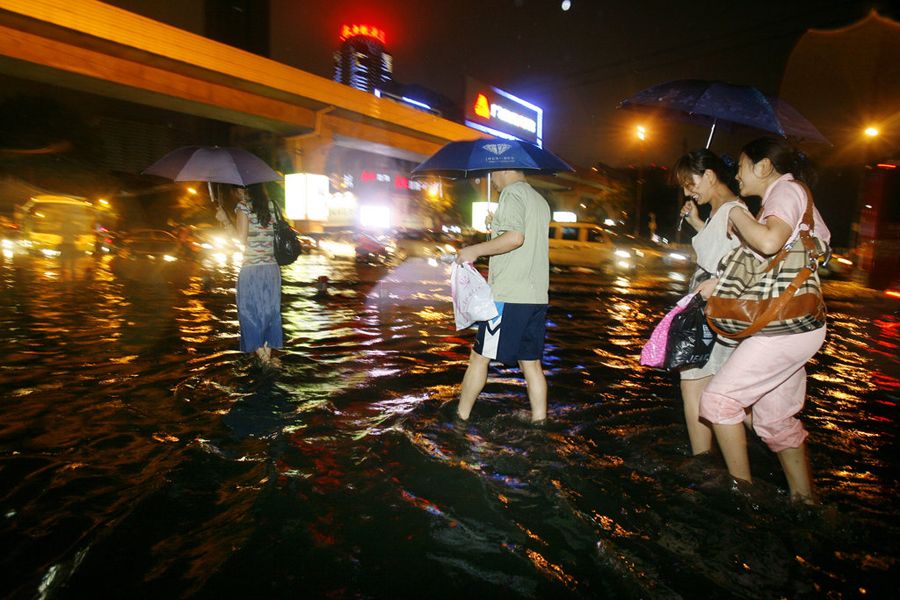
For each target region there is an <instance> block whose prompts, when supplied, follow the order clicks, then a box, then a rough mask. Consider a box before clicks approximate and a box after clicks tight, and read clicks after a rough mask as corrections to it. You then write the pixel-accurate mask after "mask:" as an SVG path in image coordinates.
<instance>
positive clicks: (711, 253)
mask: <svg viewBox="0 0 900 600" xmlns="http://www.w3.org/2000/svg"><path fill="white" fill-rule="evenodd" d="M672 176H673V178H674V180H675V182H677V183H678V185H680V186H681V187H682V189H683V190H684V195H685V196H687V197H688V200H687V201H686V202H685V203H684V206H683V207H682V209H681V217H682V218H683V219H684V220H686V221H687V222H688V223H689V224H690V225H691V227H693V228H694V229H696V230H697V234H696V235H695V236H694V237H693V239H691V245H692V246H693V247H694V253H695V254H696V255H697V271H696V272H695V273H694V276H693V278H692V279H691V283H690V290H691V291H692V292H696V291H697V286H698V285H700V284H701V283H702V282H703V281H705V280H708V279H710V278H711V277H713V276H714V274H715V273H716V270H717V269H718V267H719V261H721V260H722V258H723V257H724V256H725V255H726V254H728V253H729V252H731V251H732V250H734V249H735V248H737V247H738V246H740V240H738V239H737V236H733V235H729V233H728V215H729V214H730V213H731V210H732V209H733V208H735V207H738V206H743V203H742V202H741V201H740V199H739V198H738V196H737V193H736V188H737V184H736V183H735V181H734V177H733V176H732V174H731V172H730V169H729V168H728V167H727V166H726V164H725V163H724V162H723V161H722V159H721V158H719V157H718V156H716V155H715V154H713V153H712V152H710V151H709V150H706V149H701V150H694V151H693V152H689V153H688V154H685V155H684V156H682V157H681V158H679V159H678V160H677V161H676V162H675V165H674V166H673V167H672ZM705 204H708V205H709V207H710V214H709V218H708V219H707V220H706V221H703V220H701V219H700V215H699V210H698V206H702V205H705ZM707 285H709V284H707ZM735 345H736V344H735V343H732V342H729V341H728V340H725V341H723V340H721V339H719V340H716V345H715V346H714V347H713V351H712V353H711V354H710V357H709V360H708V361H707V363H706V364H705V365H703V366H702V367H698V368H694V369H684V370H682V371H681V398H682V400H683V401H684V418H685V421H686V422H687V430H688V437H689V438H690V441H691V452H692V453H693V454H694V455H695V456H696V455H698V454H704V453H706V452H709V451H710V450H711V449H712V438H713V432H712V429H711V428H710V426H709V424H708V423H706V422H704V421H701V420H700V394H701V393H702V392H703V389H704V388H705V387H706V384H707V383H709V381H710V379H712V376H713V375H714V374H715V373H716V372H717V371H718V370H719V368H720V367H721V366H722V364H723V363H724V362H725V359H727V358H728V357H729V356H730V355H731V352H732V350H733V349H734V346H735Z"/></svg>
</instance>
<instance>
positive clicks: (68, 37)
mask: <svg viewBox="0 0 900 600" xmlns="http://www.w3.org/2000/svg"><path fill="white" fill-rule="evenodd" d="M0 74H6V75H9V76H13V77H17V78H20V79H25V80H31V81H38V82H42V83H47V84H51V85H53V86H59V87H62V88H69V89H74V90H78V91H81V92H87V93H89V94H94V95H98V96H103V97H108V98H113V99H117V100H124V101H128V102H132V103H137V104H141V105H146V106H152V107H156V108H162V109H166V110H170V111H174V112H177V113H182V114H188V115H194V116H198V117H203V118H207V119H214V120H217V121H221V122H225V123H230V124H234V125H239V126H243V127H246V128H250V129H252V130H256V131H261V132H269V133H271V134H272V135H273V136H275V137H276V138H278V139H280V140H281V142H280V143H281V150H283V152H281V153H280V155H281V156H282V157H285V158H286V160H287V161H288V162H289V163H290V164H289V165H284V167H285V170H287V168H291V169H292V170H293V171H294V172H303V173H314V174H322V175H329V176H331V177H332V179H334V177H335V175H337V177H338V178H343V179H347V171H353V169H354V168H355V173H354V174H351V175H350V179H352V178H353V177H356V178H357V183H360V181H361V182H367V181H368V182H369V183H368V184H367V185H369V187H368V188H367V189H368V190H369V192H372V193H373V194H374V196H376V197H380V198H381V199H382V200H385V201H387V202H393V203H394V204H398V203H399V204H401V205H404V204H406V205H408V204H410V203H413V202H415V201H416V200H415V198H414V195H412V194H406V197H404V196H403V192H407V191H408V190H405V189H394V187H395V186H394V185H392V184H388V185H383V182H384V181H385V180H386V179H387V180H390V178H391V177H394V183H397V184H402V185H398V186H396V187H397V188H401V187H402V186H405V185H410V184H409V183H408V181H407V180H406V177H405V176H404V175H407V174H408V173H406V174H404V173H399V172H398V173H394V174H393V175H390V174H388V173H384V172H383V171H385V169H384V168H383V165H384V164H386V163H391V161H394V160H397V161H407V162H406V163H401V164H407V165H408V164H409V163H418V162H420V161H422V160H423V159H424V158H425V157H427V156H429V155H430V154H432V153H434V152H435V151H437V150H438V149H439V148H440V147H441V146H442V145H443V144H445V143H447V142H448V141H454V140H466V139H476V138H478V137H481V136H483V134H482V133H480V132H479V131H477V130H475V129H472V128H469V127H466V126H464V125H461V124H459V123H455V122H452V121H448V120H446V119H443V118H440V117H438V116H436V115H434V114H431V113H428V112H423V111H420V110H416V109H414V108H411V107H409V106H408V105H404V104H401V103H398V102H395V101H393V100H390V99H388V98H380V97H377V96H375V95H373V94H370V93H367V92H364V91H361V90H357V89H354V88H352V87H349V86H346V85H343V84H341V83H337V82H335V81H332V80H330V79H326V78H324V77H320V76H318V75H314V74H312V73H308V72H306V71H302V70H300V69H296V68H293V67H290V66H288V65H285V64H282V63H279V62H276V61H273V60H270V59H268V58H265V57H262V56H259V55H256V54H252V53H250V52H246V51H244V50H241V49H238V48H235V47H232V46H228V45H226V44H223V43H220V42H216V41H214V40H211V39H208V38H205V37H203V36H201V35H197V34H195V33H191V32H188V31H185V30H183V29H179V28H176V27H173V26H171V25H168V24H165V23H162V22H160V21H156V20H154V19H150V18H147V17H144V16H141V15H137V14H135V13H132V12H129V11H127V10H124V9H121V8H118V7H115V6H111V5H109V4H105V3H103V2H98V1H96V0H0ZM198 143H202V141H199V140H198ZM373 155H374V157H373ZM359 156H368V157H373V158H374V159H375V160H374V161H370V163H374V164H376V165H378V164H381V165H382V168H379V167H378V166H376V167H375V168H370V167H362V169H363V170H360V166H359V164H360V162H361V161H360V160H359ZM336 157H337V158H336ZM348 157H349V159H348ZM354 161H355V162H354ZM351 162H354V167H353V168H347V167H346V165H345V164H342V163H351ZM363 162H364V160H363ZM562 179H563V180H567V181H565V183H563V182H562V181H557V182H555V183H553V184H552V185H551V184H550V183H548V184H547V185H551V187H553V188H554V189H558V190H569V191H570V192H573V193H574V192H575V191H578V193H589V194H594V195H601V194H604V193H607V192H608V191H609V189H610V188H609V187H608V186H607V185H606V182H603V183H601V182H600V181H595V180H594V179H596V178H591V177H581V176H576V175H572V174H566V175H564V176H562ZM375 184H379V185H378V186H377V187H379V189H374V187H376V186H375ZM558 184H562V186H560V185H558ZM357 187H358V188H359V186H357ZM385 188H390V189H385ZM357 191H359V189H357ZM557 195H559V194H557ZM570 195H571V194H570ZM560 200H561V201H562V203H563V204H569V203H570V202H568V201H567V200H565V199H564V198H562V197H560ZM571 203H574V204H576V205H577V203H578V200H577V199H576V198H575V196H573V198H572V200H571ZM400 210H401V212H402V211H403V207H402V206H401V207H400ZM407 212H409V211H407Z"/></svg>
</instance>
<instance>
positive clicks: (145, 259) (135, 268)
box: [110, 229, 197, 283]
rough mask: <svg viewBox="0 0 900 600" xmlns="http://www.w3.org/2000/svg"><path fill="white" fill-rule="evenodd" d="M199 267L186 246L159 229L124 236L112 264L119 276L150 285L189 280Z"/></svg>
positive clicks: (119, 242)
mask: <svg viewBox="0 0 900 600" xmlns="http://www.w3.org/2000/svg"><path fill="white" fill-rule="evenodd" d="M196 265H197V263H196V261H195V260H194V257H193V256H192V255H191V254H190V253H189V252H188V251H187V248H186V247H185V245H184V244H182V243H181V242H179V241H178V239H177V238H176V237H175V236H174V235H172V234H171V233H169V232H167V231H162V230H160V229H135V230H132V231H128V232H123V233H122V235H121V236H120V237H119V239H118V243H117V247H116V252H115V256H113V258H112V260H111V261H110V268H111V269H112V271H113V273H114V274H116V276H118V277H122V278H124V279H129V280H137V281H143V282H147V283H159V282H165V281H173V280H181V279H184V278H187V277H189V276H190V275H191V274H192V273H193V271H194V268H195V267H196Z"/></svg>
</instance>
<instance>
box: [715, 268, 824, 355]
mask: <svg viewBox="0 0 900 600" xmlns="http://www.w3.org/2000/svg"><path fill="white" fill-rule="evenodd" d="M810 275H812V270H811V269H810V268H808V267H804V268H803V269H801V270H800V272H799V273H797V275H796V277H794V280H793V281H792V282H791V283H790V284H788V286H787V287H786V288H785V289H784V293H783V294H781V295H780V296H778V298H775V299H774V300H773V301H772V302H770V303H769V306H768V307H766V310H765V311H763V312H762V313H760V314H759V315H757V317H756V319H755V320H754V321H753V322H752V323H750V325H748V326H747V328H746V329H744V330H743V331H738V332H736V333H728V332H727V331H722V330H721V329H720V328H719V327H717V326H716V324H715V323H713V322H712V319H707V325H709V328H710V329H712V330H713V331H714V332H715V333H716V335H721V336H722V337H726V338H730V339H733V340H736V339H740V338H745V337H749V336H751V335H753V334H754V333H758V332H759V331H761V330H762V328H763V327H765V326H766V325H768V324H769V323H771V322H772V319H774V318H775V317H776V316H777V315H778V312H779V311H780V310H781V309H782V308H783V307H784V306H785V305H786V304H787V303H788V302H790V301H791V298H793V297H794V294H796V293H797V291H798V290H799V289H800V286H801V285H803V282H804V281H806V280H807V279H809V276H810Z"/></svg>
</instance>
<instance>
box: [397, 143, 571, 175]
mask: <svg viewBox="0 0 900 600" xmlns="http://www.w3.org/2000/svg"><path fill="white" fill-rule="evenodd" d="M574 170H575V169H573V168H572V167H570V166H569V165H568V164H566V162H565V161H563V160H562V159H561V158H559V157H558V156H556V155H555V154H553V153H552V152H549V151H547V150H544V149H543V148H540V147H539V146H536V145H534V144H531V143H529V142H522V141H519V140H506V139H502V138H487V139H480V140H468V141H463V142H450V143H449V144H447V145H445V146H444V147H443V148H441V149H440V150H438V151H437V152H435V153H434V154H432V155H431V156H430V157H428V158H427V159H425V161H424V162H423V163H422V164H420V165H419V166H418V167H416V168H415V169H413V172H412V176H413V177H425V176H428V175H437V176H439V177H468V176H469V175H477V174H487V173H490V172H491V171H528V172H529V173H533V174H550V173H556V172H558V171H574Z"/></svg>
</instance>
